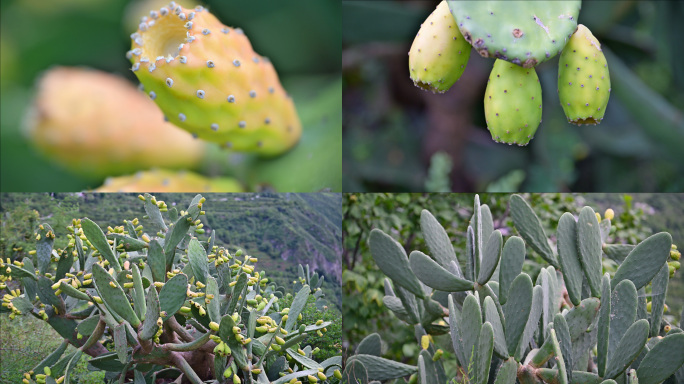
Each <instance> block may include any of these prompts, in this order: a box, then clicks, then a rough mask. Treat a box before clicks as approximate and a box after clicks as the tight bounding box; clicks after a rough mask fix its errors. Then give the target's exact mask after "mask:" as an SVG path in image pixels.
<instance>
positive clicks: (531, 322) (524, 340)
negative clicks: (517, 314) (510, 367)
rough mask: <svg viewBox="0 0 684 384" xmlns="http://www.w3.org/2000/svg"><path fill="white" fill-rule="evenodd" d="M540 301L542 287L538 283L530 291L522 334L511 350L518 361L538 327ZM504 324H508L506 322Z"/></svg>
mask: <svg viewBox="0 0 684 384" xmlns="http://www.w3.org/2000/svg"><path fill="white" fill-rule="evenodd" d="M542 301H543V294H542V287H540V286H539V285H535V286H534V288H533V291H532V305H531V307H530V312H529V314H528V317H527V319H526V323H525V329H524V330H523V333H522V336H521V337H520V341H519V343H518V345H517V348H516V349H514V350H513V353H514V357H515V359H516V360H518V361H522V360H523V357H524V353H525V350H526V349H527V345H528V344H529V342H530V340H531V339H532V336H534V332H535V331H536V330H537V328H538V327H539V318H540V316H541V313H542ZM506 324H508V322H507V323H506Z"/></svg>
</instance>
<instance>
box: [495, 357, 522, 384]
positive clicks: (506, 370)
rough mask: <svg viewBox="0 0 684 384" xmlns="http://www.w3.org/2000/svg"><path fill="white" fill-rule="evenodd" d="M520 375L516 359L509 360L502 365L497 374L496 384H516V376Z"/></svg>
mask: <svg viewBox="0 0 684 384" xmlns="http://www.w3.org/2000/svg"><path fill="white" fill-rule="evenodd" d="M517 373H518V362H517V361H515V360H514V359H512V358H511V359H508V360H505V361H504V362H503V364H501V367H500V368H499V370H498V371H497V372H496V380H495V381H494V384H515V379H516V375H517Z"/></svg>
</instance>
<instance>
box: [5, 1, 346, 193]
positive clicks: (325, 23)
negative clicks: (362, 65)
mask: <svg viewBox="0 0 684 384" xmlns="http://www.w3.org/2000/svg"><path fill="white" fill-rule="evenodd" d="M177 3H179V4H182V5H184V6H186V7H187V6H188V5H187V4H189V3H190V1H189V0H186V1H183V0H180V1H178V2H177ZM195 3H200V2H195ZM167 4H168V1H127V0H110V1H89V0H55V1H49V2H46V1H43V0H22V1H13V0H3V1H2V2H1V3H0V13H1V17H0V32H1V33H0V36H1V37H0V59H1V62H0V68H1V72H0V92H1V96H2V97H0V116H1V118H0V135H1V136H0V139H1V142H2V146H1V148H0V149H1V151H0V152H1V160H2V168H1V169H0V171H1V172H0V173H1V179H0V181H1V189H2V191H77V190H83V189H87V188H94V187H97V186H99V185H100V184H101V183H102V180H92V179H91V180H88V179H84V178H81V177H79V176H76V175H74V174H72V173H69V172H68V171H66V170H64V169H62V168H59V167H58V166H56V165H54V164H51V162H50V160H49V159H46V158H44V157H42V156H41V155H40V154H38V153H36V152H35V151H34V150H33V148H32V147H31V145H30V143H28V142H27V141H26V139H25V137H24V135H23V134H22V131H21V125H22V120H23V118H24V113H25V110H26V107H27V106H28V104H29V103H30V100H31V98H32V94H33V92H34V88H33V86H34V83H35V81H36V79H37V78H38V76H39V75H40V74H41V73H42V72H43V71H45V70H47V69H49V68H51V67H53V66H57V65H60V66H85V67H90V68H96V69H99V70H103V71H106V72H109V73H113V74H117V75H121V76H123V77H125V78H127V79H128V80H130V81H131V83H132V84H135V85H137V84H138V81H137V79H136V78H135V76H134V75H133V73H132V72H131V71H130V69H129V68H130V63H129V62H128V61H127V60H126V58H125V53H126V51H127V50H129V49H130V45H131V44H130V37H129V35H130V34H131V33H133V32H134V30H135V28H136V26H137V23H138V22H139V21H138V20H139V16H140V14H139V13H137V14H136V12H143V13H145V14H146V13H148V12H149V10H151V9H154V8H156V9H158V8H159V7H161V6H163V5H167ZM201 4H203V5H204V6H206V7H208V8H209V10H210V11H211V12H212V13H213V14H214V15H215V16H217V17H218V19H219V20H221V21H222V22H223V23H224V24H226V25H228V26H233V27H240V28H242V29H243V30H244V31H245V34H246V35H247V36H248V37H249V38H250V41H251V43H252V46H253V47H254V50H255V51H256V52H258V53H259V54H261V55H264V56H267V57H269V58H270V59H271V61H272V62H273V64H274V66H275V68H276V70H277V71H278V74H279V76H280V79H281V81H282V83H283V86H284V87H285V89H286V90H287V91H288V92H289V93H290V94H291V95H292V96H293V98H294V100H295V104H296V105H297V109H298V111H299V114H300V118H301V119H302V124H303V128H304V134H303V139H302V140H303V141H302V142H303V143H304V142H305V143H307V145H309V146H311V144H312V143H313V144H316V143H322V144H326V145H327V147H325V148H324V149H327V152H329V153H333V154H337V153H339V154H340V156H339V157H341V142H340V140H339V136H340V133H339V129H340V128H339V121H341V116H339V115H340V108H339V104H340V101H339V100H340V99H339V98H340V96H339V92H330V90H331V89H332V90H335V87H339V79H340V62H341V52H340V48H339V47H340V40H341V34H342V31H341V24H340V14H341V6H340V3H339V2H336V1H316V0H294V1H287V2H283V1H278V0H265V1H259V2H254V1H249V0H239V1H230V2H226V1H218V0H213V1H211V0H210V1H205V2H201ZM193 6H194V5H193ZM137 9H139V10H141V11H136V10H137ZM134 14H135V17H133V15H134ZM326 91H327V92H326ZM323 98H325V100H320V99H323ZM323 126H324V127H326V128H327V127H331V128H330V129H327V130H326V131H331V130H332V132H333V133H332V134H330V133H328V134H327V136H325V137H324V135H322V134H320V132H321V131H323V130H324V129H323V128H321V127H323ZM312 127H313V128H312ZM307 128H312V129H313V131H315V132H314V134H313V135H311V136H312V137H307V134H306V132H307ZM331 135H332V138H331ZM330 143H334V147H331V146H330V145H329V144H330ZM300 147H301V146H300ZM216 152H218V153H217V154H213V155H212V156H211V157H210V159H209V160H208V161H205V164H202V165H201V168H200V169H199V171H200V172H202V173H204V174H208V175H212V176H215V175H218V174H221V175H240V174H242V175H245V174H248V175H249V178H250V180H253V181H254V182H255V183H260V182H264V180H261V179H260V178H259V177H258V175H257V176H254V175H252V174H250V169H251V168H250V169H245V167H249V166H250V165H251V164H252V163H251V162H250V161H249V160H250V159H249V156H246V157H245V156H243V157H240V156H232V157H229V156H227V155H226V153H225V152H224V153H221V152H220V151H218V148H216ZM246 158H247V159H246ZM305 158H306V157H305V156H304V154H296V153H294V151H293V153H291V154H290V156H289V157H285V156H283V157H281V158H280V159H282V160H283V162H284V163H287V164H284V167H289V166H290V165H291V164H293V163H294V164H295V165H301V164H302V163H303V162H302V161H301V160H302V159H305ZM330 158H332V159H333V160H335V159H334V156H331V157H329V158H328V159H330ZM217 159H218V160H219V161H221V162H222V164H218V165H217V164H216V163H215V162H216V160H217ZM340 162H341V159H339V160H335V161H330V162H329V163H327V164H323V165H320V164H319V165H318V168H314V169H311V167H309V168H302V169H301V170H300V173H315V172H316V171H318V172H326V173H328V174H329V173H331V172H335V173H334V175H337V176H339V177H337V179H338V181H337V182H336V183H328V184H326V186H327V187H329V188H331V189H333V190H340V189H341V175H340V172H341V171H340V170H337V171H336V170H333V171H331V170H330V169H329V168H337V169H339V168H340V167H341V165H340ZM256 163H259V161H256ZM333 165H334V167H333ZM259 166H261V167H262V168H263V172H264V174H269V172H270V173H271V174H272V173H273V172H275V171H273V170H272V169H267V168H268V167H263V164H257V166H256V167H259ZM314 166H315V164H314ZM323 166H325V168H323ZM241 167H242V168H241ZM281 173H282V172H281ZM269 177H270V176H269ZM250 182H251V181H250ZM281 185H284V184H283V183H281ZM310 185H311V186H312V188H308V187H309V186H310ZM305 187H306V188H308V189H309V190H310V191H311V190H313V188H315V187H317V186H313V184H312V183H309V184H307V185H306V186H305ZM284 188H287V190H286V191H292V190H295V189H294V188H292V189H290V188H289V186H287V187H284ZM301 189H305V188H301ZM318 189H320V187H318Z"/></svg>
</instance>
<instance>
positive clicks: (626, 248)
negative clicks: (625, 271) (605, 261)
mask: <svg viewBox="0 0 684 384" xmlns="http://www.w3.org/2000/svg"><path fill="white" fill-rule="evenodd" d="M634 247H635V245H631V244H603V253H605V254H606V256H608V257H609V258H610V259H611V260H613V261H615V262H616V263H618V264H622V262H623V261H625V258H626V257H627V255H629V253H630V252H632V250H633V249H634Z"/></svg>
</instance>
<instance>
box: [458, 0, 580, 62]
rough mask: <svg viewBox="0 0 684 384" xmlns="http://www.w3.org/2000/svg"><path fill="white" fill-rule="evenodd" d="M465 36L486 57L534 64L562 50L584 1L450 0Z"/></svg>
mask: <svg viewBox="0 0 684 384" xmlns="http://www.w3.org/2000/svg"><path fill="white" fill-rule="evenodd" d="M449 8H450V9H451V11H452V13H453V15H454V18H455V19H456V23H457V24H458V27H459V29H460V30H461V33H462V34H463V36H464V37H465V39H466V40H467V41H468V42H469V43H470V44H472V45H473V47H474V48H475V50H476V51H478V53H480V55H481V56H482V57H491V58H494V57H496V58H498V59H501V60H507V61H510V62H512V63H514V64H517V65H520V66H523V67H525V68H532V67H534V66H536V65H538V64H540V63H542V62H544V61H546V60H549V59H550V58H552V57H554V56H555V55H557V54H558V53H560V52H561V50H562V49H563V47H564V46H565V43H566V42H567V40H568V38H569V37H570V36H571V35H572V33H573V32H575V28H577V17H578V15H579V11H580V8H581V1H579V0H574V1H552V2H537V1H505V2H501V1H449Z"/></svg>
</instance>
